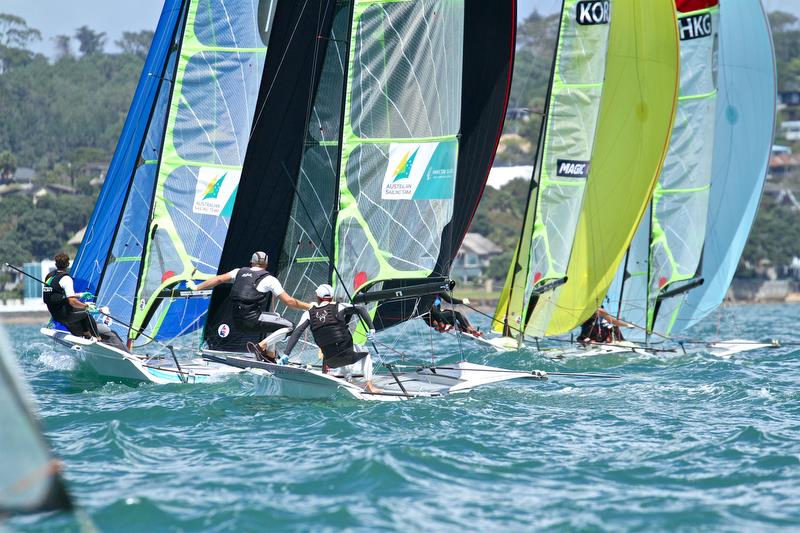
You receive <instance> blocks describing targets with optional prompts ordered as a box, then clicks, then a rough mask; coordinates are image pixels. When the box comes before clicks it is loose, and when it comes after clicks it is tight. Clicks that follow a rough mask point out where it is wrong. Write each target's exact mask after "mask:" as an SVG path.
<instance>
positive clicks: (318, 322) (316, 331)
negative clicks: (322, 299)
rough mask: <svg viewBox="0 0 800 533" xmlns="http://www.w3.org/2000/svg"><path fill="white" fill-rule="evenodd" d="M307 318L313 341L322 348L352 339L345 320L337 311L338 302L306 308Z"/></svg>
mask: <svg viewBox="0 0 800 533" xmlns="http://www.w3.org/2000/svg"><path fill="white" fill-rule="evenodd" d="M308 318H309V322H310V324H309V325H310V327H311V333H312V334H313V335H314V342H316V343H317V346H319V347H320V348H323V351H324V347H326V346H333V345H336V344H340V343H343V342H347V341H351V342H352V340H353V336H352V335H351V334H350V328H348V327H347V322H345V320H344V318H343V317H342V316H341V315H340V313H339V304H337V303H335V302H327V303H325V304H322V305H318V306H314V307H312V308H311V309H309V310H308Z"/></svg>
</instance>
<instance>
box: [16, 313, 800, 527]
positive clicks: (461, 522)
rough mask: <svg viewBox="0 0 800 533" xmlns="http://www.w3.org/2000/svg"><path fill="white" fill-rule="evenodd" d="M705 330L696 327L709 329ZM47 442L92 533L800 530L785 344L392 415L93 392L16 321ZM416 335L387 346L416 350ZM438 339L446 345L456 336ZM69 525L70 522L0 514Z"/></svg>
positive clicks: (558, 367) (558, 366)
mask: <svg viewBox="0 0 800 533" xmlns="http://www.w3.org/2000/svg"><path fill="white" fill-rule="evenodd" d="M736 311H737V314H738V316H739V323H740V326H741V328H742V329H741V330H739V331H737V332H736V336H739V337H741V336H746V337H748V338H752V339H757V340H760V339H762V338H772V337H778V338H782V339H793V338H794V337H793V335H794V332H793V327H792V324H793V322H794V317H795V316H796V314H797V312H798V307H796V306H784V307H780V306H776V307H763V306H762V307H745V308H737V310H736ZM715 329H716V322H715V321H712V322H711V323H709V324H708V325H706V326H704V327H701V328H699V329H698V330H697V331H695V332H694V334H695V335H697V336H703V335H712V334H714V332H715ZM10 333H11V336H12V337H13V338H14V340H15V342H16V344H17V349H18V353H19V354H20V360H21V362H22V366H23V368H24V371H25V373H26V375H27V377H28V378H29V379H30V380H31V383H32V385H33V388H34V390H35V392H36V393H37V396H38V402H39V406H40V410H41V415H42V418H43V423H44V426H45V428H46V430H47V434H48V436H49V438H50V440H51V442H52V444H53V446H54V448H55V450H56V451H57V453H58V454H59V455H60V457H61V458H62V459H63V461H64V463H65V475H66V479H67V482H68V485H69V487H70V489H71V490H72V491H73V492H74V494H75V497H76V500H77V501H78V503H79V505H80V506H81V507H82V508H83V509H84V510H85V511H86V512H87V513H88V514H89V515H90V516H91V518H92V520H93V521H94V522H95V523H96V524H97V526H98V528H99V529H100V530H102V531H154V530H158V531H162V530H167V531H177V530H180V531H260V530H282V529H283V530H287V529H288V530H297V529H299V530H323V531H324V530H334V529H340V528H351V529H356V530H374V529H388V530H431V529H434V530H464V529H466V530H470V531H472V530H497V529H500V528H510V529H512V530H522V529H525V530H528V529H534V528H535V529H544V528H548V529H557V530H559V529H560V530H575V529H586V530H593V529H611V530H665V529H670V530H672V529H685V530H764V529H784V528H785V529H792V528H793V527H796V526H797V524H800V506H798V504H800V387H798V385H797V384H798V383H800V368H799V367H800V365H798V362H797V352H796V351H794V348H792V347H786V348H781V349H770V350H761V351H757V352H752V353H747V354H743V355H741V356H736V357H734V358H732V359H729V360H725V359H720V358H716V357H713V356H711V355H709V354H707V353H702V352H700V353H690V354H686V355H684V354H677V353H676V354H673V355H665V354H660V355H658V356H656V357H646V356H637V357H634V358H620V357H618V356H613V357H610V356H603V357H599V358H588V359H576V360H563V361H553V360H550V359H547V358H544V357H541V356H540V355H538V354H536V353H533V352H528V351H523V352H517V353H511V354H501V355H495V354H491V353H488V352H485V351H481V350H478V349H473V348H471V347H470V348H469V351H468V352H467V355H468V356H469V358H470V359H471V360H473V361H476V362H492V363H496V364H500V365H506V366H512V367H517V368H531V367H538V368H543V369H544V370H550V371H613V372H614V373H618V374H621V375H623V376H624V377H623V379H621V380H613V381H611V380H575V379H568V378H563V379H556V378H554V379H551V380H549V381H546V382H518V383H513V382H512V383H508V384H503V385H498V386H494V387H488V388H486V389H483V390H477V391H475V392H474V393H472V394H469V395H456V396H453V397H448V398H444V399H435V400H420V401H413V402H401V403H393V404H381V403H375V404H370V403H357V402H322V401H321V402H303V401H291V400H285V399H279V398H265V397H259V396H254V395H253V394H252V392H253V391H252V381H251V380H249V379H248V378H247V377H233V378H230V379H227V380H225V381H223V382H219V383H214V384H210V385H203V386H199V385H198V386H184V385H174V386H164V387H158V386H146V385H142V386H138V387H131V386H128V385H121V384H114V383H105V382H103V381H101V380H98V379H97V378H96V377H93V376H91V375H90V374H88V373H87V372H85V371H83V370H82V369H80V368H76V367H74V366H72V365H66V364H62V361H63V359H62V358H63V357H65V355H64V354H62V353H61V352H58V351H57V350H54V349H53V347H52V346H50V345H49V344H47V343H42V342H40V341H38V338H37V331H36V329H35V328H25V327H12V328H10ZM426 333H427V332H416V333H415V334H414V335H407V336H406V337H405V338H404V339H399V340H397V339H394V338H391V334H388V335H387V339H386V340H387V342H392V343H395V342H396V344H394V346H395V347H396V348H397V349H398V350H401V351H404V352H408V353H424V352H425V350H426V347H427V346H429V342H430V337H429V335H428V336H426ZM449 342H450V344H449V345H448V346H449V347H450V348H447V349H452V348H453V347H455V348H457V346H458V345H457V343H456V342H455V341H454V340H452V339H451V340H450V341H449ZM10 525H11V526H12V527H17V528H20V529H24V530H32V531H50V530H52V531H60V530H63V529H75V528H76V524H75V522H74V519H71V518H68V517H67V518H65V517H53V516H38V517H28V518H24V519H15V520H13V521H11V522H10Z"/></svg>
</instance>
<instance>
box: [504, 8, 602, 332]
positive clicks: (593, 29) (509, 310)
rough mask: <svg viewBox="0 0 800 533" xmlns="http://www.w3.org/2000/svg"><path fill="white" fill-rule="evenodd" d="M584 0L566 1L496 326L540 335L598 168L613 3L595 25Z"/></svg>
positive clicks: (564, 268)
mask: <svg viewBox="0 0 800 533" xmlns="http://www.w3.org/2000/svg"><path fill="white" fill-rule="evenodd" d="M579 4H580V2H578V1H576V0H567V1H565V2H563V3H562V7H561V16H560V17H559V28H558V33H557V39H556V43H555V44H556V45H555V50H554V59H553V67H552V72H551V79H550V84H549V88H548V93H547V100H546V109H545V115H544V118H543V121H542V131H541V134H540V135H541V138H540V143H539V146H538V149H537V159H536V164H535V166H534V168H535V172H534V176H533V177H532V185H531V194H530V196H529V199H528V205H527V207H526V212H525V221H524V224H523V228H522V233H521V235H520V240H519V242H518V244H517V251H516V253H515V257H514V260H513V261H512V264H511V267H510V271H509V274H508V276H507V284H506V287H504V290H503V297H501V301H500V304H499V306H498V310H497V312H496V316H495V322H496V324H495V330H496V331H501V332H503V333H504V334H506V335H510V334H512V331H516V332H522V331H526V330H527V331H529V332H530V333H532V334H539V332H540V331H541V330H543V328H544V327H545V326H546V321H547V320H548V317H547V316H545V315H543V314H541V313H539V314H535V313H534V314H532V313H531V312H532V311H533V306H534V305H535V304H536V297H537V296H538V295H540V294H542V292H543V291H542V290H541V289H542V288H549V287H556V286H559V284H558V283H555V282H556V281H557V280H560V279H564V278H565V276H566V272H567V265H568V262H569V257H570V252H571V249H572V243H573V238H574V236H575V227H576V223H577V218H578V215H579V213H580V208H581V205H582V202H583V195H584V189H585V186H586V179H587V177H588V176H589V170H590V168H591V160H592V152H593V146H594V139H595V128H596V125H597V116H598V110H599V106H600V97H601V94H602V88H603V78H604V75H605V61H606V51H607V46H608V22H609V17H610V11H611V10H612V9H611V7H610V4H606V6H605V7H606V8H607V10H606V11H605V12H604V13H603V16H600V17H599V18H598V19H597V20H594V19H593V20H592V23H591V24H587V23H586V21H584V20H582V19H581V15H580V6H579Z"/></svg>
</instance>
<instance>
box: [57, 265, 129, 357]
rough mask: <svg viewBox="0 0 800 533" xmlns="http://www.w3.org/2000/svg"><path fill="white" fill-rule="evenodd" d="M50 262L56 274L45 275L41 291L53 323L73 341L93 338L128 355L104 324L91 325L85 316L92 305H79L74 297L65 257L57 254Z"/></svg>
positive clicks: (82, 303)
mask: <svg viewBox="0 0 800 533" xmlns="http://www.w3.org/2000/svg"><path fill="white" fill-rule="evenodd" d="M54 259H55V262H56V270H54V271H53V272H50V273H49V274H48V275H47V277H46V278H45V279H44V287H43V288H42V300H43V301H44V303H45V305H47V310H48V311H50V316H51V317H52V318H53V320H55V321H56V322H60V323H61V324H64V325H65V326H66V327H67V329H68V330H69V332H70V333H71V334H73V335H75V336H76V337H84V338H87V339H91V338H96V339H98V340H99V341H100V342H103V343H105V344H109V345H111V346H114V347H115V348H119V349H120V350H123V351H128V349H127V347H126V346H125V343H124V342H122V339H120V338H119V335H117V334H116V333H115V332H113V331H112V330H111V328H109V327H108V326H106V325H105V324H103V323H100V324H98V323H97V322H95V320H94V318H93V317H92V315H90V314H89V313H88V312H87V311H90V310H94V308H95V306H94V304H93V303H91V302H88V303H87V302H82V301H81V300H80V297H79V296H78V295H77V294H75V288H74V283H73V281H72V277H70V275H69V274H68V273H67V269H68V268H69V256H68V255H67V254H64V253H59V254H56V256H55V258H54ZM103 310H104V312H105V313H106V314H107V313H108V312H109V311H108V310H107V309H105V308H103Z"/></svg>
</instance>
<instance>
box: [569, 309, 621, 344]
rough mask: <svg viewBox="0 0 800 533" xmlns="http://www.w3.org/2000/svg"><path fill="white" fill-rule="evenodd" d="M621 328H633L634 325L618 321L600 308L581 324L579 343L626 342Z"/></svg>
mask: <svg viewBox="0 0 800 533" xmlns="http://www.w3.org/2000/svg"><path fill="white" fill-rule="evenodd" d="M620 327H623V328H631V327H633V324H629V323H627V322H625V321H624V320H618V319H617V318H615V317H614V316H612V315H611V314H610V313H609V312H608V311H606V310H605V309H603V306H602V305H601V306H600V308H599V309H598V310H597V311H596V312H595V313H594V314H593V315H592V316H590V317H589V318H588V319H587V320H586V322H584V323H583V324H581V333H580V335H578V342H581V343H590V342H597V343H612V342H617V341H624V340H625V338H624V337H623V336H622V331H620V329H619V328H620Z"/></svg>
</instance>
